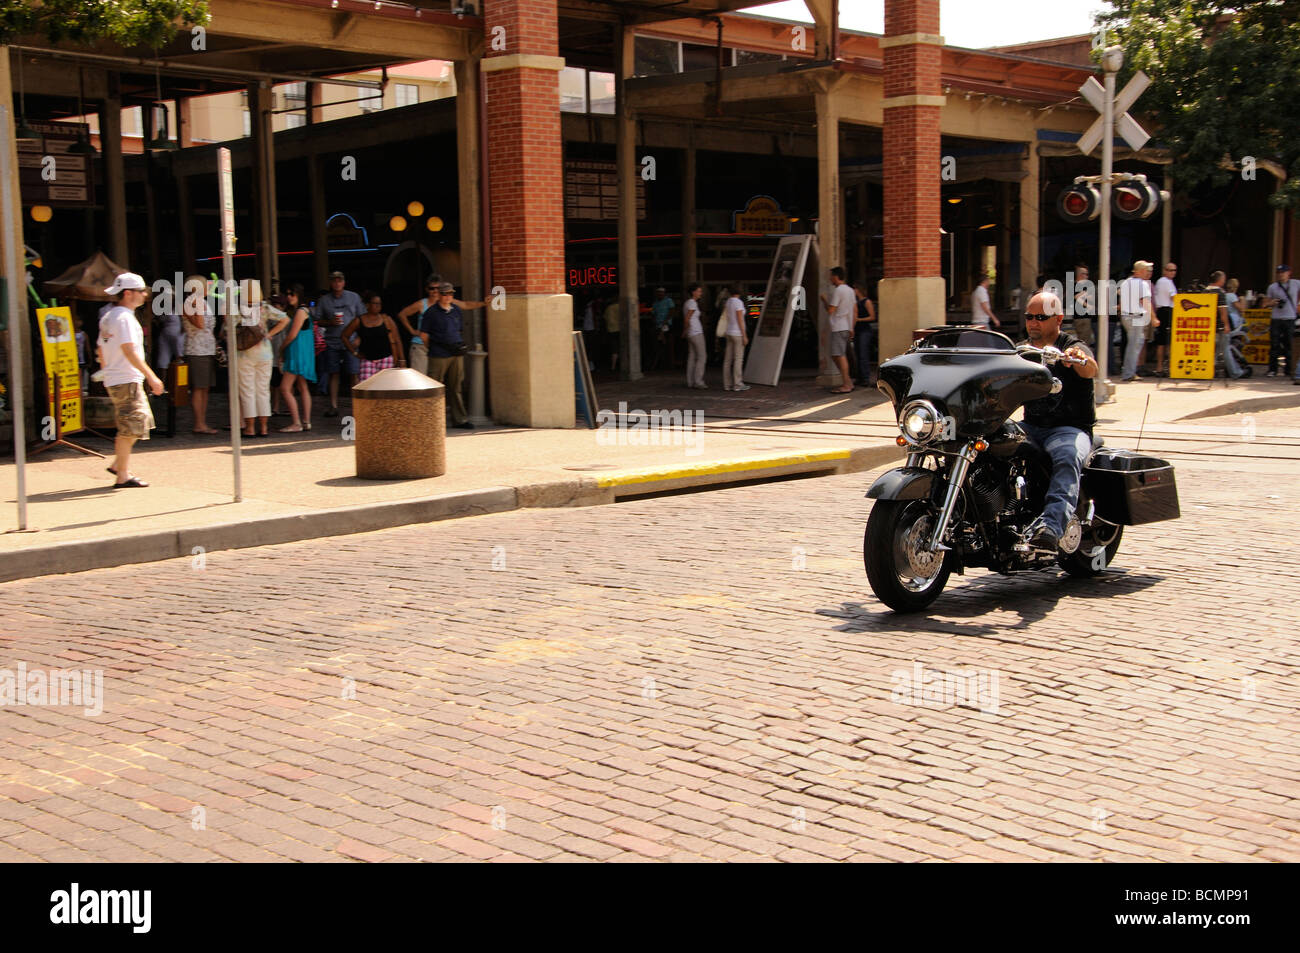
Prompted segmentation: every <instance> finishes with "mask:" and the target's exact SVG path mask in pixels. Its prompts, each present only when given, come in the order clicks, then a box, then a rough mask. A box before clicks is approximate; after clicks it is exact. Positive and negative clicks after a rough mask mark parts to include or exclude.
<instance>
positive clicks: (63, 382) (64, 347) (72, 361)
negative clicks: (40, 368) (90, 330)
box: [36, 308, 85, 433]
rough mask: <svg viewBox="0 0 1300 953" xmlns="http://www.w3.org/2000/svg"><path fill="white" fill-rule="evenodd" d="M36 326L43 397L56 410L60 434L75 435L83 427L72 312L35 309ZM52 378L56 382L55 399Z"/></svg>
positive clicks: (78, 367) (79, 368) (78, 366)
mask: <svg viewBox="0 0 1300 953" xmlns="http://www.w3.org/2000/svg"><path fill="white" fill-rule="evenodd" d="M36 323H37V324H39V325H40V326H41V345H42V348H43V350H44V351H45V378H46V396H47V397H48V398H49V401H50V407H52V408H53V407H58V408H59V417H60V422H61V426H60V430H61V432H62V433H75V432H76V431H78V430H81V429H82V427H84V426H85V424H83V423H82V420H81V366H80V365H79V364H78V363H77V336H76V332H75V331H74V330H73V327H72V312H71V311H70V310H69V309H67V308H37V309H36ZM55 378H58V382H59V393H58V395H57V397H56V395H55V393H54V381H55Z"/></svg>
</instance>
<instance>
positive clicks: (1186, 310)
mask: <svg viewBox="0 0 1300 953" xmlns="http://www.w3.org/2000/svg"><path fill="white" fill-rule="evenodd" d="M1218 327H1219V296H1218V295H1216V294H1215V293H1214V292H1210V293H1209V294H1182V293H1181V292H1180V293H1178V294H1175V295H1174V326H1173V327H1172V328H1170V329H1169V376H1170V377H1182V378H1199V379H1209V378H1212V377H1214V333H1215V331H1217V330H1218Z"/></svg>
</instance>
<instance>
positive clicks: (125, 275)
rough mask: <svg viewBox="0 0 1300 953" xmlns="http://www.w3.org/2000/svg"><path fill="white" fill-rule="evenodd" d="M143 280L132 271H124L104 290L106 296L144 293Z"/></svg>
mask: <svg viewBox="0 0 1300 953" xmlns="http://www.w3.org/2000/svg"><path fill="white" fill-rule="evenodd" d="M145 287H146V286H145V283H144V279H143V278H141V277H140V276H139V275H137V274H136V273H135V272H134V271H124V272H122V273H121V274H120V275H118V276H117V278H116V279H115V280H114V281H113V283H112V284H111V285H109V286H108V287H107V288H105V289H104V294H106V295H116V294H121V293H122V292H123V291H144V290H145Z"/></svg>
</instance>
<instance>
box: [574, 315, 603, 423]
mask: <svg viewBox="0 0 1300 953" xmlns="http://www.w3.org/2000/svg"><path fill="white" fill-rule="evenodd" d="M573 397H574V415H575V417H576V419H577V420H579V421H583V420H585V421H586V422H587V427H588V428H589V429H594V428H595V426H596V414H598V413H599V412H600V404H599V403H598V402H597V401H596V385H595V384H593V383H592V380H591V364H590V363H588V361H587V346H586V344H585V343H584V342H583V340H582V332H581V331H574V332H573Z"/></svg>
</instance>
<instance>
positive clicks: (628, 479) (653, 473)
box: [596, 450, 849, 489]
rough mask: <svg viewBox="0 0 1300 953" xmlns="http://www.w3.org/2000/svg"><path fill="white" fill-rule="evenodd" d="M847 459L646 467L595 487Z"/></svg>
mask: <svg viewBox="0 0 1300 953" xmlns="http://www.w3.org/2000/svg"><path fill="white" fill-rule="evenodd" d="M847 459H849V451H848V450H820V451H812V452H810V453H790V454H785V455H783V456H779V457H760V458H758V459H755V460H721V461H714V462H705V463H697V464H695V465H693V466H683V467H647V468H646V469H643V470H626V471H624V472H622V473H615V474H610V475H609V476H602V477H596V484H597V486H599V487H601V488H602V489H608V488H610V487H615V486H627V485H629V484H632V483H654V482H658V481H661V480H681V479H685V478H687V477H695V476H713V475H715V474H719V473H739V472H742V471H744V470H769V469H771V468H772V467H785V466H794V465H798V464H802V463H821V462H824V461H832V460H847Z"/></svg>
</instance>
